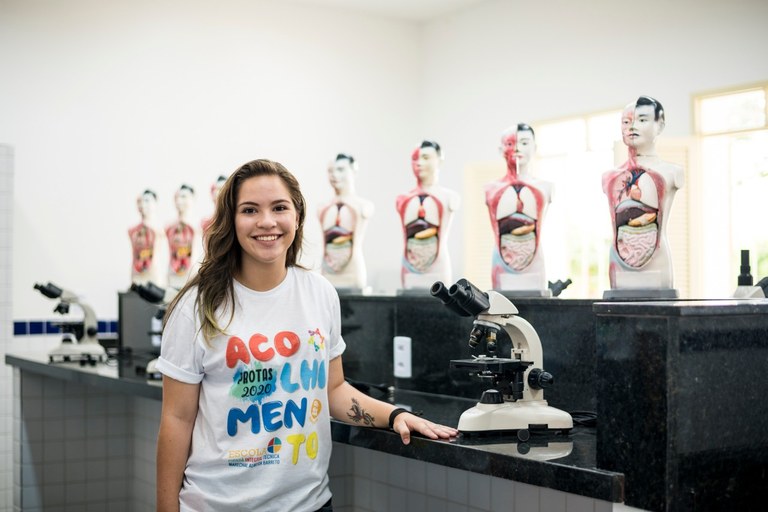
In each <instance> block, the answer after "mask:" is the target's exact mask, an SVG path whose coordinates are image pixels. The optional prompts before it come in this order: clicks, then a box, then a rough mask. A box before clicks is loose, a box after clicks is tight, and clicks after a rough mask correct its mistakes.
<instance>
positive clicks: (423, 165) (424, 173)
mask: <svg viewBox="0 0 768 512" xmlns="http://www.w3.org/2000/svg"><path fill="white" fill-rule="evenodd" d="M442 160H443V152H442V150H441V149H440V144H438V143H437V142H435V141H433V140H425V141H423V142H422V143H421V145H420V146H419V147H418V148H416V150H415V151H414V152H413V153H412V155H411V168H412V169H413V173H414V175H415V176H416V180H417V182H418V184H419V187H422V188H423V187H431V186H432V185H437V182H438V181H439V178H440V176H439V175H440V162H441V161H442Z"/></svg>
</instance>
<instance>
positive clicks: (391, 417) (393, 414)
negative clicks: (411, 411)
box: [389, 407, 408, 428]
mask: <svg viewBox="0 0 768 512" xmlns="http://www.w3.org/2000/svg"><path fill="white" fill-rule="evenodd" d="M404 412H408V410H407V409H403V408H402V407H398V408H397V409H395V410H393V411H392V412H391V413H389V428H394V426H395V418H397V416H398V415H400V414H402V413H404Z"/></svg>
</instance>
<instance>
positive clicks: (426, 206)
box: [396, 141, 461, 290]
mask: <svg viewBox="0 0 768 512" xmlns="http://www.w3.org/2000/svg"><path fill="white" fill-rule="evenodd" d="M441 159H442V153H441V150H440V145H439V144H437V143H436V142H433V141H424V142H422V143H421V146H420V147H419V148H417V149H416V150H415V151H414V152H413V154H412V161H411V167H412V170H413V172H414V174H415V175H416V179H417V187H416V188H415V189H413V190H411V191H410V192H408V193H406V194H402V195H399V196H398V197H397V200H396V207H397V212H398V214H399V215H400V220H401V222H402V227H403V236H404V239H405V247H404V251H403V257H402V266H401V272H400V277H401V285H402V289H403V290H414V289H419V290H421V289H424V290H428V289H429V288H430V287H431V286H432V285H433V284H434V283H435V282H436V281H451V275H452V274H451V260H450V256H449V254H448V231H449V229H450V226H451V221H452V218H453V214H454V213H455V212H456V210H458V208H459V205H460V203H461V198H460V196H459V194H458V193H456V192H454V191H453V190H449V189H447V188H444V187H441V186H439V185H438V174H439V167H438V166H439V162H440V160H441Z"/></svg>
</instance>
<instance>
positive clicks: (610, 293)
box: [603, 288, 680, 300]
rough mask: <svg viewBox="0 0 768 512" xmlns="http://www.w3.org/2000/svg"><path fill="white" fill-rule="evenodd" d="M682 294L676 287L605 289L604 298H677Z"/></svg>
mask: <svg viewBox="0 0 768 512" xmlns="http://www.w3.org/2000/svg"><path fill="white" fill-rule="evenodd" d="M679 297H680V295H679V294H678V292H677V290H676V289H674V288H624V289H616V290H605V291H604V292H603V300H613V299H620V300H621V299H677V298H679Z"/></svg>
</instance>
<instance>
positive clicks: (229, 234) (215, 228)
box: [163, 160, 307, 342]
mask: <svg viewBox="0 0 768 512" xmlns="http://www.w3.org/2000/svg"><path fill="white" fill-rule="evenodd" d="M255 176H277V177H278V178H280V179H281V180H282V182H283V183H284V184H285V186H286V188H287V189H288V193H289V194H290V196H291V200H292V201H293V206H294V208H296V214H297V217H298V223H299V227H298V229H297V230H296V236H295V238H294V239H293V243H292V244H291V246H290V247H289V248H288V253H287V255H286V258H285V266H286V267H292V266H300V265H298V263H297V260H298V257H299V254H300V253H301V247H302V241H303V238H304V218H305V217H306V212H307V207H306V201H305V200H304V195H303V194H302V193H301V188H300V187H299V182H298V180H297V179H296V177H295V176H294V175H293V174H291V173H290V171H288V169H286V168H285V167H283V165H281V164H279V163H277V162H273V161H271V160H253V161H252V162H248V163H246V164H243V165H242V166H240V168H239V169H237V170H236V171H235V172H234V173H232V175H231V176H230V177H229V178H228V179H227V181H226V182H225V183H224V186H223V187H222V188H221V190H220V191H219V194H218V196H217V197H216V211H215V212H214V214H213V218H212V219H211V224H210V225H209V226H208V228H207V229H206V231H205V237H204V238H205V242H204V244H205V257H204V258H203V262H202V263H201V265H200V269H199V270H198V272H197V274H195V275H194V276H193V277H192V278H191V279H190V280H189V281H187V283H186V284H185V285H184V287H183V288H182V289H181V290H180V291H179V293H178V294H177V295H176V297H174V299H173V300H172V301H171V303H170V304H169V305H168V309H167V311H166V314H165V319H164V322H163V323H164V324H165V323H166V322H167V321H168V318H170V315H171V312H173V310H174V309H175V308H176V306H177V305H178V304H179V301H180V300H181V298H182V297H183V296H184V295H185V294H186V293H187V292H188V291H189V290H190V288H192V287H194V286H197V299H196V300H195V309H196V311H197V315H198V318H199V319H200V329H201V331H202V333H203V336H204V338H205V340H206V342H209V341H210V340H211V339H213V338H214V337H215V336H217V335H219V334H226V329H227V327H228V326H229V324H230V323H231V322H232V318H233V317H234V312H235V288H234V284H233V276H234V275H235V274H236V273H237V271H238V270H239V268H240V264H241V262H242V247H241V246H240V243H239V242H238V241H237V235H236V233H235V213H236V209H237V196H238V194H239V193H240V187H241V186H242V184H243V182H244V181H246V180H247V179H249V178H253V177H255ZM225 304H228V305H229V306H230V307H229V308H228V309H229V320H228V321H227V325H225V326H221V325H219V322H218V320H217V318H216V316H217V315H216V313H217V311H219V308H220V307H221V306H222V305H225Z"/></svg>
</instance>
